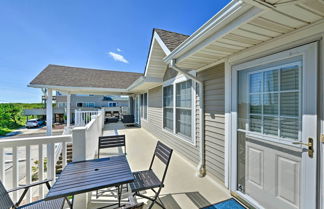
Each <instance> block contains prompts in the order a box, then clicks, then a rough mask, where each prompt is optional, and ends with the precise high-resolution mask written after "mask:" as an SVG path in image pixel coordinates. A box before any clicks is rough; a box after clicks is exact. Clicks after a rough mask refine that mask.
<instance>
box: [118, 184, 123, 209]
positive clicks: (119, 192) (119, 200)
mask: <svg viewBox="0 0 324 209" xmlns="http://www.w3.org/2000/svg"><path fill="white" fill-rule="evenodd" d="M120 188H121V189H120ZM122 190H123V186H120V185H119V186H118V207H120V206H121V205H120V202H121V194H122Z"/></svg>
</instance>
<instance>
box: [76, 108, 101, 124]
mask: <svg viewBox="0 0 324 209" xmlns="http://www.w3.org/2000/svg"><path fill="white" fill-rule="evenodd" d="M99 112H100V110H98V111H81V110H75V114H74V125H75V126H76V127H80V126H85V125H86V124H88V123H89V122H90V121H91V117H92V116H94V115H98V114H99Z"/></svg>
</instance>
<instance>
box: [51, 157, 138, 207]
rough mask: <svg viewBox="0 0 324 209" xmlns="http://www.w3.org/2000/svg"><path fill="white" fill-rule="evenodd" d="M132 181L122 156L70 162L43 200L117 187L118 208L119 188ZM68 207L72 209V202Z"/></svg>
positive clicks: (124, 158) (119, 199) (120, 190)
mask: <svg viewBox="0 0 324 209" xmlns="http://www.w3.org/2000/svg"><path fill="white" fill-rule="evenodd" d="M132 181H134V177H133V174H132V171H131V169H130V167H129V164H128V161H127V158H126V156H124V155H122V156H114V157H109V158H100V159H94V160H86V161H79V162H72V163H69V164H67V165H66V166H65V168H64V169H63V171H62V173H61V174H60V176H59V177H58V179H57V180H56V182H55V183H54V185H53V186H52V188H51V189H50V191H49V192H48V194H47V196H46V198H45V199H46V200H51V199H57V198H61V197H65V198H67V197H68V196H72V197H74V195H76V194H81V193H85V192H90V191H95V190H98V189H102V188H107V187H112V186H117V187H118V205H119V206H120V201H121V193H122V189H120V188H122V185H123V184H127V183H130V182H132ZM70 206H71V208H72V207H73V200H72V203H71V204H70Z"/></svg>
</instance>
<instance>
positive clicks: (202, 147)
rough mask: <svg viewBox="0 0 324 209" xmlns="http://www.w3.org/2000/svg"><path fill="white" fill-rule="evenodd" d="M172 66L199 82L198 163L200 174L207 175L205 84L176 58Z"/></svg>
mask: <svg viewBox="0 0 324 209" xmlns="http://www.w3.org/2000/svg"><path fill="white" fill-rule="evenodd" d="M170 67H171V68H172V69H174V70H175V71H177V72H179V73H181V74H184V75H185V76H187V77H189V78H190V79H192V80H194V81H195V82H197V83H198V84H199V116H200V120H199V122H200V129H199V130H200V132H199V133H200V135H199V136H200V137H199V138H200V146H199V148H200V152H199V164H198V176H199V177H204V176H206V164H205V162H206V159H205V156H206V155H205V123H204V121H205V102H204V100H205V96H204V84H203V82H202V81H200V80H199V79H197V78H196V77H195V76H193V75H191V74H189V73H188V70H184V69H180V68H179V67H177V66H176V60H174V59H173V60H171V62H170Z"/></svg>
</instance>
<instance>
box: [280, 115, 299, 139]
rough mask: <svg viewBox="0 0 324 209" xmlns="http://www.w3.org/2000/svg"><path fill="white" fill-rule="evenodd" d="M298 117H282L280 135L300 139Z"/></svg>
mask: <svg viewBox="0 0 324 209" xmlns="http://www.w3.org/2000/svg"><path fill="white" fill-rule="evenodd" d="M298 130H299V125H298V119H294V118H280V136H281V137H283V138H290V139H298Z"/></svg>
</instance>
